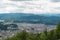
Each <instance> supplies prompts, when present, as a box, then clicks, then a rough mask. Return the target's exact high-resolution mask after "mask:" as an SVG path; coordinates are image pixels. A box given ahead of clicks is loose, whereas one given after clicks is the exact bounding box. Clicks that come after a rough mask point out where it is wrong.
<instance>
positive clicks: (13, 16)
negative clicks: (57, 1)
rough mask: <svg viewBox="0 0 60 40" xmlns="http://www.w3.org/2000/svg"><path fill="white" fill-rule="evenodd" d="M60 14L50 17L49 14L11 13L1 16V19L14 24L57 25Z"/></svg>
mask: <svg viewBox="0 0 60 40" xmlns="http://www.w3.org/2000/svg"><path fill="white" fill-rule="evenodd" d="M59 15H60V14H56V15H48V14H39V15H38V14H37V15H36V14H24V13H9V14H7V13H6V14H0V19H1V20H5V21H12V20H13V21H14V22H27V23H45V24H57V23H58V22H59V21H60V16H59Z"/></svg>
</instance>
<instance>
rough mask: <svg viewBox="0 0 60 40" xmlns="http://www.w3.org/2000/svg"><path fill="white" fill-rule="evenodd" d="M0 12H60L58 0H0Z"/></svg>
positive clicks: (59, 0)
mask: <svg viewBox="0 0 60 40" xmlns="http://www.w3.org/2000/svg"><path fill="white" fill-rule="evenodd" d="M0 13H34V14H41V13H60V0H0Z"/></svg>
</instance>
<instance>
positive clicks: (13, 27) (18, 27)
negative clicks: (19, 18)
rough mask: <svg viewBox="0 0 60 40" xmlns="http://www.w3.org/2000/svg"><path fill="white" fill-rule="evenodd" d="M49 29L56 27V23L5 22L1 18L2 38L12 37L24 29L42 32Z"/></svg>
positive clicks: (0, 29) (31, 31)
mask: <svg viewBox="0 0 60 40" xmlns="http://www.w3.org/2000/svg"><path fill="white" fill-rule="evenodd" d="M46 29H47V31H50V30H53V29H56V25H46V24H42V23H35V24H33V23H13V22H5V20H0V39H2V38H8V37H12V36H14V35H16V34H18V33H20V32H21V31H22V30H26V32H28V33H33V34H37V33H42V32H44V31H45V30H46Z"/></svg>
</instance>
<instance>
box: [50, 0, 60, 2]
mask: <svg viewBox="0 0 60 40" xmlns="http://www.w3.org/2000/svg"><path fill="white" fill-rule="evenodd" d="M51 1H52V2H60V0H51Z"/></svg>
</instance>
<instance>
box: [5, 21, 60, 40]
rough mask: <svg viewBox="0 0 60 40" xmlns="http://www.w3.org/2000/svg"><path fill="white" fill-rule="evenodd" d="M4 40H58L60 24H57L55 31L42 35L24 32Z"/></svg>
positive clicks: (59, 38) (59, 37) (45, 32)
mask: <svg viewBox="0 0 60 40" xmlns="http://www.w3.org/2000/svg"><path fill="white" fill-rule="evenodd" d="M5 40H60V22H59V23H58V25H57V27H56V29H55V30H51V31H49V32H47V30H45V31H44V32H43V33H37V34H33V33H27V32H26V31H25V30H23V31H22V32H20V33H18V34H17V35H14V36H13V37H11V38H7V39H5Z"/></svg>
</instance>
